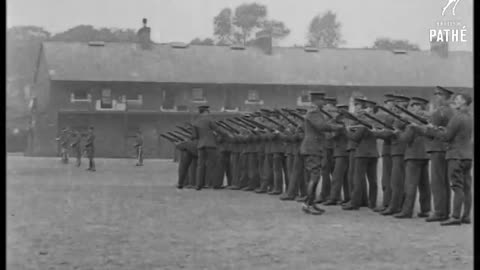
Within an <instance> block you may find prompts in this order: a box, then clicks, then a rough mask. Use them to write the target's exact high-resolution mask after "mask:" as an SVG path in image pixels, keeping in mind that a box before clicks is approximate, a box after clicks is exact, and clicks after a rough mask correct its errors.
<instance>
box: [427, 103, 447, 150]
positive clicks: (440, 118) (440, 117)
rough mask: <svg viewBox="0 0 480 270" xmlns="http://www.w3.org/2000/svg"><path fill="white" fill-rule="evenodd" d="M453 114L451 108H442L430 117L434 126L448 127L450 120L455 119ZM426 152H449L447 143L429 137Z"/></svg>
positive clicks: (445, 106)
mask: <svg viewBox="0 0 480 270" xmlns="http://www.w3.org/2000/svg"><path fill="white" fill-rule="evenodd" d="M453 114H454V112H453V110H452V109H451V108H450V107H449V106H447V105H443V106H440V107H439V108H437V109H436V110H435V111H434V112H433V113H432V115H431V116H430V122H431V123H432V124H433V125H434V126H440V127H446V126H447V125H448V122H449V121H450V119H451V118H452V117H453ZM426 150H427V152H428V153H431V152H445V151H446V150H447V143H446V142H444V141H441V140H440V139H439V138H435V137H431V136H427V138H426Z"/></svg>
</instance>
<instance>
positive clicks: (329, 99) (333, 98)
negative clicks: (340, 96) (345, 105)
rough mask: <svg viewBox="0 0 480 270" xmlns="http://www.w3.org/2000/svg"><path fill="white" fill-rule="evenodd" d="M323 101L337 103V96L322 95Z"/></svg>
mask: <svg viewBox="0 0 480 270" xmlns="http://www.w3.org/2000/svg"><path fill="white" fill-rule="evenodd" d="M324 99H325V101H326V102H327V103H330V104H333V105H336V104H337V98H336V97H324Z"/></svg>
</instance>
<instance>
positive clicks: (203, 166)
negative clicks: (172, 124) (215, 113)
mask: <svg viewBox="0 0 480 270" xmlns="http://www.w3.org/2000/svg"><path fill="white" fill-rule="evenodd" d="M209 108H210V106H205V105H203V106H199V107H198V112H199V116H198V118H197V119H196V120H195V123H194V124H193V127H194V128H193V130H192V139H193V140H195V139H197V140H198V144H197V149H198V150H197V151H198V161H197V175H196V181H197V187H196V190H201V189H202V188H203V187H204V185H205V176H206V173H207V172H209V171H210V172H212V171H213V169H214V165H215V164H214V163H215V159H216V148H217V144H216V141H215V135H214V134H213V131H214V130H216V129H217V127H216V125H215V123H214V122H213V121H212V119H211V118H210V116H209V113H210V111H209Z"/></svg>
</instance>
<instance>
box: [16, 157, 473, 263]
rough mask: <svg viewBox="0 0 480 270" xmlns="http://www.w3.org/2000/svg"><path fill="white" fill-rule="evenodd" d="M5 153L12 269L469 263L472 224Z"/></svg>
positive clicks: (115, 165)
mask: <svg viewBox="0 0 480 270" xmlns="http://www.w3.org/2000/svg"><path fill="white" fill-rule="evenodd" d="M133 165H134V161H133V160H121V159H103V160H102V159H100V160H97V172H95V173H91V172H87V171H85V164H84V165H83V168H76V167H74V166H73V164H69V165H62V164H60V162H59V161H58V160H57V159H52V158H27V157H17V156H11V157H8V160H7V177H8V178H7V215H8V216H7V267H8V268H7V269H11V270H14V269H15V270H16V269H20V270H23V269H36V270H38V269H41V270H43V269H45V270H53V269H55V270H60V269H78V270H83V269H85V270H88V269H115V270H122V269H125V270H133V269H145V270H155V269H195V270H200V269H239V270H244V269H289V270H290V269H292V270H293V269H302V270H307V269H315V270H318V269H322V270H329V269H342V270H349V269H355V270H361V269H369V270H376V269H388V270H396V269H406V270H407V269H408V270H415V269H419V270H420V269H421V270H424V269H447V270H450V269H455V270H461V269H473V226H472V225H462V226H458V227H456V226H453V227H441V226H440V225H439V224H438V223H435V224H429V223H426V222H425V221H424V220H422V219H419V218H413V219H411V220H396V219H394V218H392V217H383V216H380V215H378V214H376V213H373V212H371V211H369V210H367V209H362V210H360V211H355V212H349V211H342V210H341V209H340V207H339V206H328V207H324V208H325V209H326V210H327V212H326V213H325V214H324V215H322V216H309V215H305V214H303V213H302V211H301V208H300V204H299V203H297V202H290V201H288V202H284V201H280V200H279V199H278V197H277V196H271V195H266V194H255V193H251V192H244V191H229V190H202V191H195V190H177V189H175V187H174V185H175V182H176V168H177V164H175V163H173V162H171V161H161V160H146V162H145V166H144V167H135V166H133Z"/></svg>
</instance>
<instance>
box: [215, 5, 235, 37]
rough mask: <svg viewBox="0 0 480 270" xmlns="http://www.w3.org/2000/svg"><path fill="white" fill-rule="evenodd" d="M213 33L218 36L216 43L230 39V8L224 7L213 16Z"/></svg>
mask: <svg viewBox="0 0 480 270" xmlns="http://www.w3.org/2000/svg"><path fill="white" fill-rule="evenodd" d="M213 28H214V29H213V35H214V36H216V37H217V38H218V40H219V41H218V43H222V44H223V43H228V42H231V41H232V10H231V9H229V8H224V9H222V11H220V13H219V14H218V15H217V16H215V18H213Z"/></svg>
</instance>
